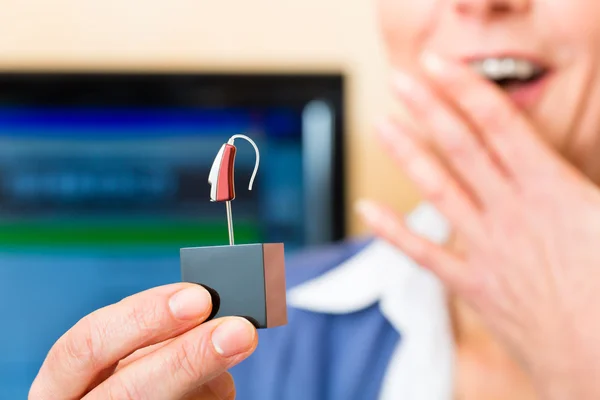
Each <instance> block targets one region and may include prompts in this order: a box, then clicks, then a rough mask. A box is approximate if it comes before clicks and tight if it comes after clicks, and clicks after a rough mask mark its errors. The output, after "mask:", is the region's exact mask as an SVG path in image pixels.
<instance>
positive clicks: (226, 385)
mask: <svg viewBox="0 0 600 400" xmlns="http://www.w3.org/2000/svg"><path fill="white" fill-rule="evenodd" d="M235 394H236V393H235V382H234V381H233V376H231V374H230V373H229V372H225V373H223V374H221V375H219V376H217V377H216V378H215V379H213V380H212V381H210V382H208V383H206V384H204V385H202V386H200V388H198V389H196V390H194V391H193V392H192V393H190V394H188V395H187V396H185V397H183V398H182V399H181V400H209V399H210V400H212V399H214V400H234V399H235Z"/></svg>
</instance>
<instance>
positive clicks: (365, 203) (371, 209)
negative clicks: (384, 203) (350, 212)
mask: <svg viewBox="0 0 600 400" xmlns="http://www.w3.org/2000/svg"><path fill="white" fill-rule="evenodd" d="M354 210H355V211H356V213H357V214H359V215H360V217H361V218H362V219H363V220H364V221H365V223H367V225H371V226H374V225H377V223H378V221H379V220H380V219H381V215H382V211H381V209H380V207H379V205H378V204H377V203H375V202H374V201H373V200H369V199H364V198H363V199H359V200H358V201H357V202H356V203H355V204H354Z"/></svg>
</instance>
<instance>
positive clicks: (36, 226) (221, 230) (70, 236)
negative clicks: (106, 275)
mask: <svg viewBox="0 0 600 400" xmlns="http://www.w3.org/2000/svg"><path fill="white" fill-rule="evenodd" d="M234 228H235V239H236V242H238V243H249V242H256V241H260V234H259V230H258V229H257V227H256V225H254V224H250V223H243V222H239V223H236V224H235V227H234ZM199 243H201V244H202V245H217V244H228V243H229V237H228V234H227V226H226V225H224V224H210V223H198V222H194V223H184V222H170V221H168V222H150V223H131V224H123V223H115V224H106V223H104V224H97V223H81V222H76V223H74V222H60V223H59V222H51V223H41V222H19V223H0V246H23V245H25V246H28V245H34V246H40V245H41V246H65V245H66V246H78V245H84V246H89V245H98V246H105V245H109V246H114V245H117V246H132V245H133V246H148V245H159V246H162V245H166V246H171V245H177V246H196V245H198V244H199Z"/></svg>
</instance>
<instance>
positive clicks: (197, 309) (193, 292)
mask: <svg viewBox="0 0 600 400" xmlns="http://www.w3.org/2000/svg"><path fill="white" fill-rule="evenodd" d="M169 309H170V310H171V313H172V314H173V316H174V317H175V318H176V319H179V320H193V319H202V318H206V317H207V316H208V315H209V314H210V312H211V309H212V298H211V296H210V293H209V292H208V291H207V290H206V289H205V288H203V287H202V286H200V285H195V284H189V285H186V286H184V288H183V289H182V290H180V291H178V292H175V294H173V295H172V296H171V297H170V298H169Z"/></svg>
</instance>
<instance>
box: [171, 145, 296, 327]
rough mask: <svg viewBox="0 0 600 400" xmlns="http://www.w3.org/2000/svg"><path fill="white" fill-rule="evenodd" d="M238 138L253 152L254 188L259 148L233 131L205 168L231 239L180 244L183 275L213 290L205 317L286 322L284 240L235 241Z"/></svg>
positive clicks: (262, 323)
mask: <svg viewBox="0 0 600 400" xmlns="http://www.w3.org/2000/svg"><path fill="white" fill-rule="evenodd" d="M236 139H244V140H247V141H248V142H249V143H250V144H251V145H252V146H253V148H254V151H255V153H256V163H255V166H254V171H253V173H252V176H251V178H250V183H249V185H248V190H250V191H251V190H252V187H253V184H254V180H255V178H256V174H257V172H258V167H259V163H260V154H259V150H258V147H257V146H256V143H254V141H253V140H252V139H250V138H249V137H248V136H246V135H241V134H236V135H233V136H232V137H231V138H230V139H229V140H228V141H227V142H226V143H224V144H223V145H222V146H221V148H220V149H219V151H218V152H217V155H216V157H215V159H214V161H213V163H212V166H211V169H210V172H209V174H208V184H209V185H210V201H211V202H216V203H225V211H226V215H227V229H228V232H229V244H228V245H222V246H205V247H187V248H182V249H180V264H181V276H182V281H183V282H191V283H196V284H199V285H202V286H203V287H205V288H206V289H207V290H208V292H209V293H210V294H211V298H212V307H213V309H212V313H211V315H210V316H209V320H210V319H213V318H220V317H225V316H238V317H244V318H246V319H247V320H248V321H250V322H251V323H252V324H253V325H254V326H255V327H256V328H258V329H265V328H274V327H277V326H282V325H285V324H287V304H286V283H285V254H284V244H283V243H249V244H236V243H235V237H234V224H233V215H232V206H231V205H232V204H231V203H232V201H233V200H234V199H235V184H234V178H235V174H234V168H235V156H236V153H237V148H236V147H235V144H234V142H235V140H236Z"/></svg>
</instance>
